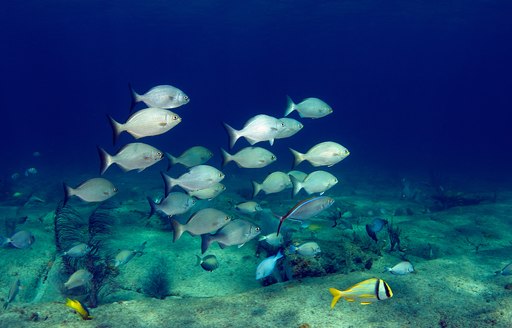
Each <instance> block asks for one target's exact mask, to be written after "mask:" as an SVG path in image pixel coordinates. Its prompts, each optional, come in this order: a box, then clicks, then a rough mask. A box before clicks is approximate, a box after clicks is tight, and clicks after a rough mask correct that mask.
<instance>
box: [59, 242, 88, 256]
mask: <svg viewBox="0 0 512 328" xmlns="http://www.w3.org/2000/svg"><path fill="white" fill-rule="evenodd" d="M90 251H91V247H90V246H89V245H87V244H85V243H80V244H77V245H75V246H73V247H71V248H70V249H68V250H67V251H65V252H64V253H62V256H67V257H71V258H75V259H77V258H80V257H84V256H85V255H86V254H87V253H89V252H90Z"/></svg>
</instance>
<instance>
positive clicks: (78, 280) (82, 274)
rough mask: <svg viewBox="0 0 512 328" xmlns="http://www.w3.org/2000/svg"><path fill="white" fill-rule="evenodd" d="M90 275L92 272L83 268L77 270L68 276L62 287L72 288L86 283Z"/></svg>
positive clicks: (90, 277) (89, 279)
mask: <svg viewBox="0 0 512 328" xmlns="http://www.w3.org/2000/svg"><path fill="white" fill-rule="evenodd" d="M92 277H93V276H92V273H90V272H89V271H87V270H85V269H80V270H77V271H75V273H73V274H72V275H71V276H70V277H69V279H68V281H66V282H65V283H64V287H66V289H72V288H76V287H80V286H84V285H87V284H89V282H90V281H91V279H92Z"/></svg>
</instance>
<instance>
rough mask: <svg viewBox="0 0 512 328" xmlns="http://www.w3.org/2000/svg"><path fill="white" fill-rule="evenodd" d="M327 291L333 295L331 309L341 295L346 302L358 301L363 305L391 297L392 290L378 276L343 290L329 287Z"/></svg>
mask: <svg viewBox="0 0 512 328" xmlns="http://www.w3.org/2000/svg"><path fill="white" fill-rule="evenodd" d="M329 291H330V292H331V294H332V296H333V298H332V302H331V309H333V308H334V306H335V305H336V303H338V300H339V299H340V298H341V297H343V298H344V299H345V300H346V301H347V302H359V303H361V304H363V305H367V304H371V303H374V302H377V301H383V300H385V299H388V298H391V297H393V292H392V291H391V288H390V287H389V285H388V284H387V283H386V282H385V281H384V280H382V279H379V278H370V279H367V280H364V281H361V282H360V283H357V284H355V285H354V286H352V287H350V288H349V289H347V290H344V291H341V290H337V289H336V288H329Z"/></svg>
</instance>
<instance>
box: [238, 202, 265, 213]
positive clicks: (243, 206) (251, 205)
mask: <svg viewBox="0 0 512 328" xmlns="http://www.w3.org/2000/svg"><path fill="white" fill-rule="evenodd" d="M235 210H237V211H239V212H240V213H244V214H255V213H257V212H261V211H263V208H261V205H260V204H258V203H256V202H253V201H248V202H243V203H238V204H236V205H235Z"/></svg>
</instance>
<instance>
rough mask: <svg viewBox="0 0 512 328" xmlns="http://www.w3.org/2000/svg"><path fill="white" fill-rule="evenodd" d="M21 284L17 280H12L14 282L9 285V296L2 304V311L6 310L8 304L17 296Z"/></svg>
mask: <svg viewBox="0 0 512 328" xmlns="http://www.w3.org/2000/svg"><path fill="white" fill-rule="evenodd" d="M20 286H21V282H20V280H19V279H18V278H16V279H14V281H13V282H12V283H11V287H10V288H9V294H8V295H7V299H6V300H5V303H4V310H7V307H8V306H9V304H11V302H12V301H14V299H15V298H16V295H18V292H19V291H20Z"/></svg>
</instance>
